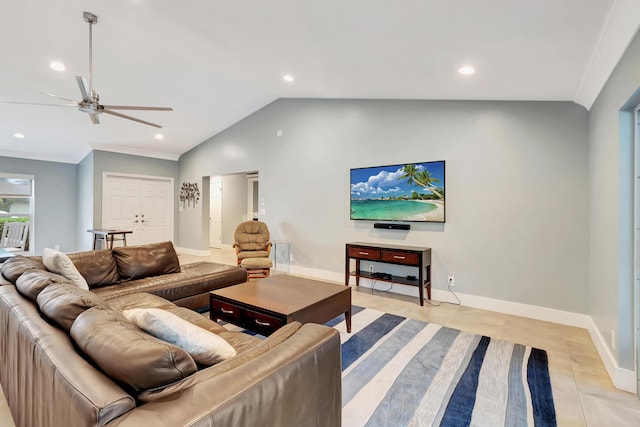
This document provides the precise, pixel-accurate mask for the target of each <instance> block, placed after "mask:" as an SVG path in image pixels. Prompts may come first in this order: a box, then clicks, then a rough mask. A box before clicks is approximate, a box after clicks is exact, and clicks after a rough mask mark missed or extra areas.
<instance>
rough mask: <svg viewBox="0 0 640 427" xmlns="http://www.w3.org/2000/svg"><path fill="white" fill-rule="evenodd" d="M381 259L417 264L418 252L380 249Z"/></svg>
mask: <svg viewBox="0 0 640 427" xmlns="http://www.w3.org/2000/svg"><path fill="white" fill-rule="evenodd" d="M382 261H386V262H392V263H395V264H407V265H418V262H419V261H420V258H419V257H418V254H412V253H407V252H396V251H382Z"/></svg>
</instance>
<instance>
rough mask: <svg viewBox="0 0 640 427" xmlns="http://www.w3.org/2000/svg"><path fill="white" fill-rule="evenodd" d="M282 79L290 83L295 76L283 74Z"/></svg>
mask: <svg viewBox="0 0 640 427" xmlns="http://www.w3.org/2000/svg"><path fill="white" fill-rule="evenodd" d="M282 79H283V80H284V81H285V82H289V83H291V82H292V81H293V76H292V75H291V74H285V75H284V76H282Z"/></svg>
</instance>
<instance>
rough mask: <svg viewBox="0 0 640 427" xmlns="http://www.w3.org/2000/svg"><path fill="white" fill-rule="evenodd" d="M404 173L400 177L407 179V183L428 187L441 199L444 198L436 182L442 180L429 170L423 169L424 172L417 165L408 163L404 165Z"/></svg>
mask: <svg viewBox="0 0 640 427" xmlns="http://www.w3.org/2000/svg"><path fill="white" fill-rule="evenodd" d="M402 173H403V175H402V176H401V177H400V179H406V180H407V184H415V185H419V186H420V187H423V188H426V189H427V190H429V191H431V192H432V193H433V194H435V195H436V196H437V197H438V198H439V199H440V200H444V196H443V195H442V194H441V193H440V192H439V191H438V187H436V186H435V185H434V184H438V183H440V180H439V179H438V178H436V177H434V176H433V175H431V173H430V172H429V171H428V170H426V169H425V170H423V171H422V172H421V171H419V170H418V168H416V165H414V164H413V163H412V164H408V165H404V166H403V167H402Z"/></svg>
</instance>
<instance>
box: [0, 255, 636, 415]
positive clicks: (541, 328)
mask: <svg viewBox="0 0 640 427" xmlns="http://www.w3.org/2000/svg"><path fill="white" fill-rule="evenodd" d="M202 260H209V261H216V262H221V263H225V264H230V265H234V264H235V256H234V254H233V252H232V251H228V250H212V255H211V256H209V257H195V256H190V255H180V261H181V263H189V262H194V261H202ZM353 304H355V305H360V306H364V307H369V308H373V309H376V310H380V311H385V312H388V313H393V314H397V315H400V316H405V317H409V318H413V319H419V320H424V321H426V322H434V323H438V324H440V325H445V326H448V327H451V328H457V329H462V330H465V331H470V332H474V333H478V334H483V335H487V336H490V337H493V338H498V339H504V340H509V341H513V342H517V343H521V344H526V345H530V346H534V347H538V348H541V349H544V350H546V351H547V353H548V356H549V372H550V374H551V384H552V387H553V394H554V401H555V406H556V413H557V419H558V425H559V426H590V427H609V426H611V427H625V426H630V427H631V426H636V427H638V426H640V401H639V400H638V399H637V397H636V396H635V395H633V394H630V393H625V392H622V391H619V390H617V389H615V388H614V387H613V385H612V384H611V381H610V380H609V377H608V375H607V372H606V370H605V368H604V365H603V364H602V361H601V360H600V357H599V356H598V353H597V351H596V348H595V346H594V345H593V342H592V341H591V338H590V336H589V333H588V332H587V330H585V329H580V328H574V327H570V326H564V325H558V324H555V323H549V322H542V321H538V320H532V319H527V318H524V317H518V316H512V315H507V314H501V313H496V312H492V311H485V310H479V309H475V308H470V307H464V306H453V305H449V304H442V305H441V306H439V307H433V306H430V305H428V304H425V306H424V307H421V306H420V305H419V304H418V302H417V299H416V298H413V297H407V296H403V295H397V294H392V293H382V292H377V291H375V292H373V293H372V292H371V291H370V290H369V289H367V288H354V292H353ZM0 426H3V427H5V426H6V427H13V426H14V424H13V422H12V421H11V416H10V413H9V409H8V407H7V404H6V401H5V399H4V395H2V393H1V390H0Z"/></svg>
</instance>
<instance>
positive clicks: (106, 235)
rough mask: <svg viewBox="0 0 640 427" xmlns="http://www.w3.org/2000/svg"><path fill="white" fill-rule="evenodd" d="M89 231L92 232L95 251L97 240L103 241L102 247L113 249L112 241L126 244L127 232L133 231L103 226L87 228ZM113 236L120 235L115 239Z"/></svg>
mask: <svg viewBox="0 0 640 427" xmlns="http://www.w3.org/2000/svg"><path fill="white" fill-rule="evenodd" d="M87 231H88V232H89V233H93V250H94V251H95V250H96V249H97V246H98V242H104V247H105V248H107V247H108V248H109V249H113V242H114V240H115V241H122V244H123V245H124V246H127V234H131V233H133V231H131V230H115V229H108V230H107V229H104V228H93V229H91V230H87ZM115 236H120V237H118V238H117V239H116V238H115Z"/></svg>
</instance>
